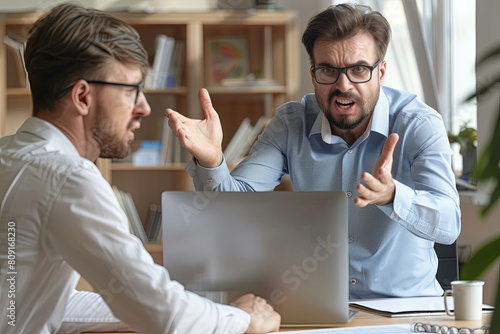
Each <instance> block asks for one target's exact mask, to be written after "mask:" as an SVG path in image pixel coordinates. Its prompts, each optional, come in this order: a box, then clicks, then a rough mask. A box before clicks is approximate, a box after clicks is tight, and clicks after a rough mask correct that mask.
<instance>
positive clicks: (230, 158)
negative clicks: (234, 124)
mask: <svg viewBox="0 0 500 334" xmlns="http://www.w3.org/2000/svg"><path fill="white" fill-rule="evenodd" d="M250 131H252V124H251V123H250V118H249V117H246V118H244V119H243V121H242V122H241V123H240V126H239V127H238V129H237V130H236V132H235V133H234V135H233V137H232V138H231V140H230V141H229V143H228V144H227V146H226V148H225V150H224V152H223V153H224V158H225V160H226V162H227V163H232V162H234V161H235V157H236V154H237V153H236V152H238V148H239V146H240V145H241V143H242V141H243V140H244V139H245V138H246V137H247V136H248V135H249V133H250Z"/></svg>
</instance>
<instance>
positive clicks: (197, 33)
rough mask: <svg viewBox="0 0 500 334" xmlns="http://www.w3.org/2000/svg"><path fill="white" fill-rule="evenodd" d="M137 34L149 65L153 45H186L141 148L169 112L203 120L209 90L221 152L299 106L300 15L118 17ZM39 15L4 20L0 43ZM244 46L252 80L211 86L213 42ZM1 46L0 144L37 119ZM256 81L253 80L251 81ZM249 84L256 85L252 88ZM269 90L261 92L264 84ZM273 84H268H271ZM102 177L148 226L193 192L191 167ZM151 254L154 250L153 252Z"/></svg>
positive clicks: (107, 166) (154, 93)
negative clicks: (156, 207) (170, 195)
mask: <svg viewBox="0 0 500 334" xmlns="http://www.w3.org/2000/svg"><path fill="white" fill-rule="evenodd" d="M112 14H113V15H115V16H118V17H119V18H121V19H123V20H124V21H126V22H128V23H129V24H131V25H132V26H133V27H135V28H136V29H137V31H138V32H139V34H140V35H141V39H142V42H143V45H144V47H145V48H146V50H147V51H148V54H149V61H150V64H152V63H153V61H154V59H153V58H154V56H155V38H156V36H157V35H159V34H165V35H167V36H170V37H173V38H174V39H175V40H176V41H182V42H183V43H184V45H185V52H184V59H183V64H184V66H183V69H182V71H181V72H180V73H181V74H180V84H179V85H177V86H175V87H167V88H159V89H148V88H147V87H146V89H145V91H146V96H147V99H148V101H149V103H150V105H151V110H152V112H151V115H150V116H149V117H147V118H145V119H143V122H142V126H141V129H139V130H138V131H136V141H135V142H136V143H138V142H140V141H142V140H160V138H161V129H162V123H163V121H162V119H163V115H164V110H165V109H166V108H167V107H170V108H173V109H175V110H177V111H179V112H181V113H183V114H185V115H187V116H189V117H192V118H202V117H203V111H202V110H201V107H200V105H199V102H198V91H199V89H200V88H202V87H205V88H207V89H208V91H209V92H210V94H211V98H212V102H213V105H214V107H215V109H216V110H217V112H218V113H219V115H220V119H221V122H222V126H223V130H224V139H223V149H224V148H225V147H226V146H227V144H228V142H229V141H230V139H231V137H232V136H233V135H234V133H235V132H236V130H237V129H238V127H239V125H240V124H241V122H242V120H243V119H245V118H247V117H248V118H250V119H251V122H252V124H255V123H256V122H257V120H258V119H259V118H260V117H261V116H268V117H272V116H273V115H274V113H275V110H276V107H277V106H279V105H280V104H282V103H284V102H286V101H289V100H297V99H299V98H300V97H299V96H297V94H298V88H299V78H298V75H299V74H298V73H299V43H300V36H299V32H298V22H297V14H296V13H295V12H291V11H265V10H257V11H254V12H248V11H231V10H214V11H210V12H200V13H196V12H189V13H174V12H172V13H154V14H146V13H129V12H119V13H112ZM40 15H41V13H36V12H35V13H8V14H0V35H1V36H2V37H3V36H5V35H6V34H12V33H13V34H15V35H19V36H26V35H27V29H28V27H29V26H30V25H31V24H32V23H33V22H35V20H36V19H37V18H38V17H39V16H40ZM234 37H237V38H244V39H245V40H246V42H247V51H248V53H247V56H246V61H247V68H248V73H247V74H249V76H247V75H244V76H242V77H239V78H238V79H239V81H238V80H237V81H235V82H229V83H226V84H223V83H220V82H214V81H213V80H211V79H210V77H209V75H211V73H210V70H211V63H210V61H209V59H210V56H211V55H210V54H209V49H208V47H207V45H208V44H207V41H208V40H211V39H224V38H225V39H229V38H234ZM9 48H10V47H9V46H7V45H5V44H4V43H3V42H0V68H1V69H2V70H1V71H0V136H4V135H8V134H12V133H14V132H15V131H16V130H17V129H18V128H19V126H20V125H21V124H22V122H23V121H24V120H25V119H26V118H27V117H29V116H30V115H31V100H30V91H29V89H28V88H26V85H25V82H24V81H23V73H22V71H21V73H19V72H20V69H19V66H18V65H16V62H17V59H16V57H15V56H16V54H15V53H14V52H12V50H9ZM254 78H255V80H253V79H254ZM247 79H251V80H247ZM261 81H263V82H264V84H262V82H261ZM267 81H269V82H272V84H266V82H267ZM97 165H98V167H99V169H100V170H101V172H102V173H103V175H104V177H105V178H106V179H107V180H108V181H109V182H110V184H113V185H115V186H117V187H118V188H119V189H121V190H123V191H126V192H128V193H130V194H132V197H133V200H134V202H135V205H136V207H137V210H138V212H139V216H140V218H141V220H142V222H143V223H145V222H146V220H147V219H146V217H147V211H148V208H149V205H150V204H152V203H154V204H160V198H161V193H162V192H163V191H165V190H192V189H193V185H192V181H191V178H190V177H189V175H187V173H186V172H185V170H184V168H185V166H186V162H182V163H175V164H166V165H162V166H135V165H133V164H132V163H123V162H120V163H117V162H112V161H109V160H100V161H98V163H97ZM153 249H156V248H154V247H153Z"/></svg>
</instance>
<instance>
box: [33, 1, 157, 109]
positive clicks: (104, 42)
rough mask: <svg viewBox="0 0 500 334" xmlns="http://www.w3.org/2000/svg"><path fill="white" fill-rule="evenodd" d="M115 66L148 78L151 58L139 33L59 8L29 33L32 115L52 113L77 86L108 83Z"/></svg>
mask: <svg viewBox="0 0 500 334" xmlns="http://www.w3.org/2000/svg"><path fill="white" fill-rule="evenodd" d="M112 60H117V61H119V62H121V63H125V64H131V65H138V66H140V68H141V71H142V73H143V76H145V74H146V71H147V67H148V61H147V54H146V51H145V50H144V47H143V46H142V44H141V40H140V36H139V34H138V33H137V31H136V30H135V29H134V28H132V27H131V26H130V25H128V24H127V23H125V22H123V21H121V20H119V19H118V18H115V17H113V16H111V15H109V14H106V13H104V12H101V11H99V10H95V9H87V8H83V7H81V6H79V5H76V4H68V3H66V4H61V5H59V6H56V7H54V8H53V9H52V10H50V11H49V12H48V13H47V14H46V15H45V16H44V17H42V18H40V19H39V20H38V21H37V22H36V23H35V24H34V25H33V26H32V27H31V28H30V30H29V38H28V41H27V43H26V51H25V61H26V70H27V71H28V76H29V81H30V86H31V92H32V100H33V113H34V114H36V113H37V112H38V111H40V110H48V109H51V108H53V107H54V106H55V104H56V103H57V100H58V94H59V93H60V92H61V91H62V90H63V89H65V88H66V87H68V86H70V85H71V84H72V83H73V82H74V81H76V80H79V79H89V80H91V79H92V80H99V79H101V80H102V79H104V76H105V75H106V74H107V73H106V68H105V67H106V65H108V64H109V63H110V62H111V61H112Z"/></svg>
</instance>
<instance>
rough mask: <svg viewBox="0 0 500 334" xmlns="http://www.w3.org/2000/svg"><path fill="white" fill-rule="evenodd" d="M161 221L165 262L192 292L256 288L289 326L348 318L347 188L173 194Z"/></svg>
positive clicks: (168, 195) (166, 194)
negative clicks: (313, 190) (326, 190)
mask: <svg viewBox="0 0 500 334" xmlns="http://www.w3.org/2000/svg"><path fill="white" fill-rule="evenodd" d="M162 222H163V263H164V266H165V267H166V268H167V269H168V271H169V273H170V276H171V278H172V279H173V280H176V281H179V282H180V283H182V284H183V285H184V286H185V287H186V288H187V289H188V290H191V291H195V292H196V291H207V290H208V291H229V292H230V294H229V296H230V298H232V299H235V298H236V297H238V296H239V295H241V294H243V293H248V292H251V293H254V294H256V295H259V296H261V297H263V298H266V299H267V300H268V301H269V302H270V303H271V304H272V305H273V306H274V307H275V309H276V310H277V311H278V312H279V313H280V314H281V317H282V323H283V324H338V323H345V322H347V321H348V317H349V315H348V313H349V312H348V298H349V285H348V270H349V267H348V242H347V234H348V232H347V226H348V223H347V197H346V195H345V194H344V193H343V192H253V193H248V192H189V191H188V192H184V191H167V192H164V193H163V194H162ZM201 294H203V293H201ZM232 299H231V300H228V301H232Z"/></svg>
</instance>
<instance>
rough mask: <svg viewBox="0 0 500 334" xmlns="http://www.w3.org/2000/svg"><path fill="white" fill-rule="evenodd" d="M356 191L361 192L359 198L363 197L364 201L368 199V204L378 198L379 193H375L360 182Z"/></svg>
mask: <svg viewBox="0 0 500 334" xmlns="http://www.w3.org/2000/svg"><path fill="white" fill-rule="evenodd" d="M356 191H357V192H358V193H359V196H358V198H360V199H362V200H363V201H366V202H367V204H370V203H372V202H373V201H374V200H375V199H376V198H377V193H375V192H374V191H372V190H371V189H369V188H366V187H365V186H363V185H362V184H358V185H357V186H356Z"/></svg>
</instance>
